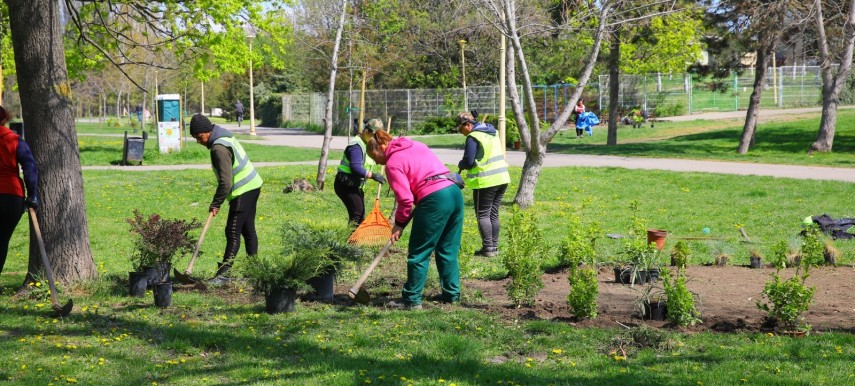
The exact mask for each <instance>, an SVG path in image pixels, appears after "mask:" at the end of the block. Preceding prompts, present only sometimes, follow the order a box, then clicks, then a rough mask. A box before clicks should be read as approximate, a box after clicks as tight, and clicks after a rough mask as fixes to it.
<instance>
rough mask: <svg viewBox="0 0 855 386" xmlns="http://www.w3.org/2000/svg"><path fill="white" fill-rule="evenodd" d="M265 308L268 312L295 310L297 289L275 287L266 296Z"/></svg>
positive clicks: (276, 312)
mask: <svg viewBox="0 0 855 386" xmlns="http://www.w3.org/2000/svg"><path fill="white" fill-rule="evenodd" d="M264 300H265V303H266V305H265V308H264V310H265V311H266V312H267V313H268V314H278V313H282V312H294V303H295V302H296V300H297V291H295V290H293V289H284V288H274V289H272V290H271V291H270V293H269V294H267V295H265V296H264Z"/></svg>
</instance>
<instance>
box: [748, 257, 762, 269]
mask: <svg viewBox="0 0 855 386" xmlns="http://www.w3.org/2000/svg"><path fill="white" fill-rule="evenodd" d="M751 268H763V261H762V260H761V259H760V258H759V257H753V256H752V257H751Z"/></svg>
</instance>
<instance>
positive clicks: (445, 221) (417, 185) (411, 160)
mask: <svg viewBox="0 0 855 386" xmlns="http://www.w3.org/2000/svg"><path fill="white" fill-rule="evenodd" d="M366 147H367V149H366V153H367V154H368V156H369V157H371V158H372V159H374V161H375V162H377V163H378V164H380V165H386V179H387V180H388V181H389V187H391V188H392V190H393V191H394V192H395V200H396V201H397V202H398V208H397V210H396V211H395V225H394V226H393V227H392V237H391V241H392V242H397V241H398V240H399V239H400V238H401V232H403V230H404V228H405V227H406V226H407V224H408V223H410V222H412V223H413V230H412V233H411V235H410V245H409V249H408V251H407V282H406V284H404V288H403V290H402V291H401V301H400V302H396V301H392V302H390V303H389V304H387V306H389V307H391V308H403V309H408V310H412V309H421V308H422V290H423V289H424V287H425V279H426V278H427V270H428V266H429V261H430V255H431V254H433V253H435V255H436V267H437V269H438V270H439V278H440V288H442V300H443V301H445V302H457V301H459V300H460V265H459V263H458V261H457V256H458V254H459V253H460V237H461V234H462V232H463V193H461V192H460V189H462V187H463V179H462V178H460V176H459V175H457V174H456V173H451V172H450V171H449V170H448V167H446V166H445V164H443V163H442V161H440V160H439V158H437V156H436V155H435V154H433V152H432V151H430V149H428V147H427V146H426V145H425V144H423V143H420V142H415V141H412V140H410V139H409V138H406V137H400V138H395V139H393V138H392V136H390V135H389V134H388V133H386V132H385V131H383V130H378V131H375V132H374V134H373V135H372V136H371V137H370V138H368V140H367V141H366ZM414 208H415V209H414Z"/></svg>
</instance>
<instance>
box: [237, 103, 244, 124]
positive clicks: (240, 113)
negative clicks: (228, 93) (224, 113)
mask: <svg viewBox="0 0 855 386" xmlns="http://www.w3.org/2000/svg"><path fill="white" fill-rule="evenodd" d="M235 120H237V123H238V127H240V123H241V122H242V121H243V103H240V99H238V100H237V102H235Z"/></svg>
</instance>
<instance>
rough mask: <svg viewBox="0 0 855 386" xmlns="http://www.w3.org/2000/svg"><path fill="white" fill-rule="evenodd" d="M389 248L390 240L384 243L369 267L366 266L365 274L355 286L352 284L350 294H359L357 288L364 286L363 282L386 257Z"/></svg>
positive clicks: (390, 245)
mask: <svg viewBox="0 0 855 386" xmlns="http://www.w3.org/2000/svg"><path fill="white" fill-rule="evenodd" d="M391 247H392V240H389V242H388V243H386V245H385V246H384V247H383V249H381V250H380V252H379V253H377V256H376V257H375V258H374V261H372V262H371V265H369V266H368V269H366V270H365V272H363V273H362V276H361V277H360V278H359V280H357V281H356V284H354V285H353V287H351V288H350V293H352V294H356V293H357V292H359V288H361V287H362V285H363V284H365V281H366V280H368V276H370V275H371V272H372V271H374V268H377V265H378V264H380V260H382V259H383V257H384V256H386V252H389V248H391Z"/></svg>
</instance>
